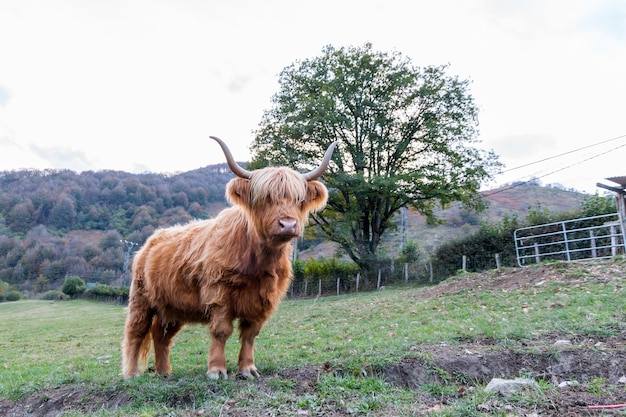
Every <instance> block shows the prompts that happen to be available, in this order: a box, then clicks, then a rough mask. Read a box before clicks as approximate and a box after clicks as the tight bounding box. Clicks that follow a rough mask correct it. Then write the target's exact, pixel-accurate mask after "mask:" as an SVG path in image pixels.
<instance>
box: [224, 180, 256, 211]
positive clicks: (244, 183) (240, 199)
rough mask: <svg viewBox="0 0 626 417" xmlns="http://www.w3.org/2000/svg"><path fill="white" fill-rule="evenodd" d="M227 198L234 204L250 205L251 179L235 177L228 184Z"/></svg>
mask: <svg viewBox="0 0 626 417" xmlns="http://www.w3.org/2000/svg"><path fill="white" fill-rule="evenodd" d="M226 198H227V199H228V201H230V202H231V203H232V204H237V205H240V206H248V205H250V180H246V179H243V178H233V179H232V180H230V181H228V184H226Z"/></svg>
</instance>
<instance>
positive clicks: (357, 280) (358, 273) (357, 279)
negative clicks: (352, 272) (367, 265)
mask: <svg viewBox="0 0 626 417" xmlns="http://www.w3.org/2000/svg"><path fill="white" fill-rule="evenodd" d="M360 280H361V273H360V272H357V273H356V292H359V281H360Z"/></svg>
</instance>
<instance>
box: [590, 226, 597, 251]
mask: <svg viewBox="0 0 626 417" xmlns="http://www.w3.org/2000/svg"><path fill="white" fill-rule="evenodd" d="M589 246H591V257H592V258H597V257H598V250H597V249H596V236H595V234H594V233H593V230H590V231H589Z"/></svg>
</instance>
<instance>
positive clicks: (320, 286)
mask: <svg viewBox="0 0 626 417" xmlns="http://www.w3.org/2000/svg"><path fill="white" fill-rule="evenodd" d="M317 296H318V297H321V296H322V280H321V279H320V280H319V288H318V290H317Z"/></svg>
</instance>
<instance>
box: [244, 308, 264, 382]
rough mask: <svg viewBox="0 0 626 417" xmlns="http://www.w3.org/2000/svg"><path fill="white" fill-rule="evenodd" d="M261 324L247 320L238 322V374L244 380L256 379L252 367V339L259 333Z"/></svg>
mask: <svg viewBox="0 0 626 417" xmlns="http://www.w3.org/2000/svg"><path fill="white" fill-rule="evenodd" d="M262 326H263V323H259V322H252V321H248V320H240V321H239V338H240V339H241V349H240V350H239V374H240V375H241V376H243V377H244V378H248V379H249V378H258V377H259V373H258V372H257V369H256V366H254V339H255V338H256V337H257V336H258V334H259V332H260V331H261V327H262Z"/></svg>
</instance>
